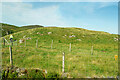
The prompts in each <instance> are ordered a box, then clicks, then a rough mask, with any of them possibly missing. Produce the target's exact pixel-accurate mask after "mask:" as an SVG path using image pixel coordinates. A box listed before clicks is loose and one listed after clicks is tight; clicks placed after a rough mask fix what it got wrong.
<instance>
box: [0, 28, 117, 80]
mask: <svg viewBox="0 0 120 80" xmlns="http://www.w3.org/2000/svg"><path fill="white" fill-rule="evenodd" d="M13 36H14V39H16V40H17V41H15V42H14V43H13V44H14V45H13V47H12V48H13V65H14V66H18V67H24V68H26V69H28V68H39V69H43V70H46V71H47V72H48V73H56V75H54V74H53V75H49V76H48V77H54V76H57V77H58V76H59V75H60V74H62V54H63V52H65V73H68V74H69V77H70V78H86V77H92V78H93V77H101V78H102V77H108V76H112V77H116V76H117V75H118V60H115V58H114V56H115V55H118V41H117V40H115V38H118V35H115V34H109V33H106V32H99V31H90V30H85V29H81V28H57V27H44V28H43V27H42V28H35V29H30V30H26V31H21V32H17V33H14V34H13ZM5 38H6V39H7V40H9V35H7V36H5ZM20 39H22V40H25V39H26V45H25V42H23V43H19V42H18V41H19V40H20ZM36 40H38V47H36ZM52 40H53V44H52ZM70 43H71V51H69V46H70ZM51 44H52V48H51ZM2 46H3V45H2ZM92 46H93V54H91V48H92ZM2 53H3V54H2V59H3V60H2V63H3V66H4V65H5V66H9V45H7V44H6V45H5V46H3V49H2ZM31 73H32V72H31ZM58 74H59V75H58Z"/></svg>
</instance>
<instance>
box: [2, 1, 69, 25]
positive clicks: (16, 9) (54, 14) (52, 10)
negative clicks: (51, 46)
mask: <svg viewBox="0 0 120 80" xmlns="http://www.w3.org/2000/svg"><path fill="white" fill-rule="evenodd" d="M58 8H59V7H58V6H57V5H53V6H49V7H43V8H36V9H35V8H34V9H33V7H32V4H27V3H4V4H3V12H2V13H3V22H7V23H10V24H16V25H23V24H24V25H25V24H26V25H28V24H41V25H49V26H52V25H54V26H55V25H59V26H66V25H67V22H66V21H65V20H64V18H63V17H62V16H61V15H60V13H59V10H58Z"/></svg>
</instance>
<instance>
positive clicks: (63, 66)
mask: <svg viewBox="0 0 120 80" xmlns="http://www.w3.org/2000/svg"><path fill="white" fill-rule="evenodd" d="M64 64H65V53H64V52H63V63H62V72H63V73H64V68H65V65H64Z"/></svg>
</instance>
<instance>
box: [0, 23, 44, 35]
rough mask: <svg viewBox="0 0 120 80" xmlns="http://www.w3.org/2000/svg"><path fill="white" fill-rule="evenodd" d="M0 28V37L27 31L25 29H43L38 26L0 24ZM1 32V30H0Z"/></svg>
mask: <svg viewBox="0 0 120 80" xmlns="http://www.w3.org/2000/svg"><path fill="white" fill-rule="evenodd" d="M0 27H2V36H5V35H8V34H13V33H15V32H19V31H23V30H27V29H33V28H38V27H43V26H39V25H29V26H22V27H18V26H14V25H9V24H5V23H0ZM0 31H1V30H0Z"/></svg>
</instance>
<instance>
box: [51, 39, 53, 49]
mask: <svg viewBox="0 0 120 80" xmlns="http://www.w3.org/2000/svg"><path fill="white" fill-rule="evenodd" d="M52 45H53V40H52V43H51V49H52Z"/></svg>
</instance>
